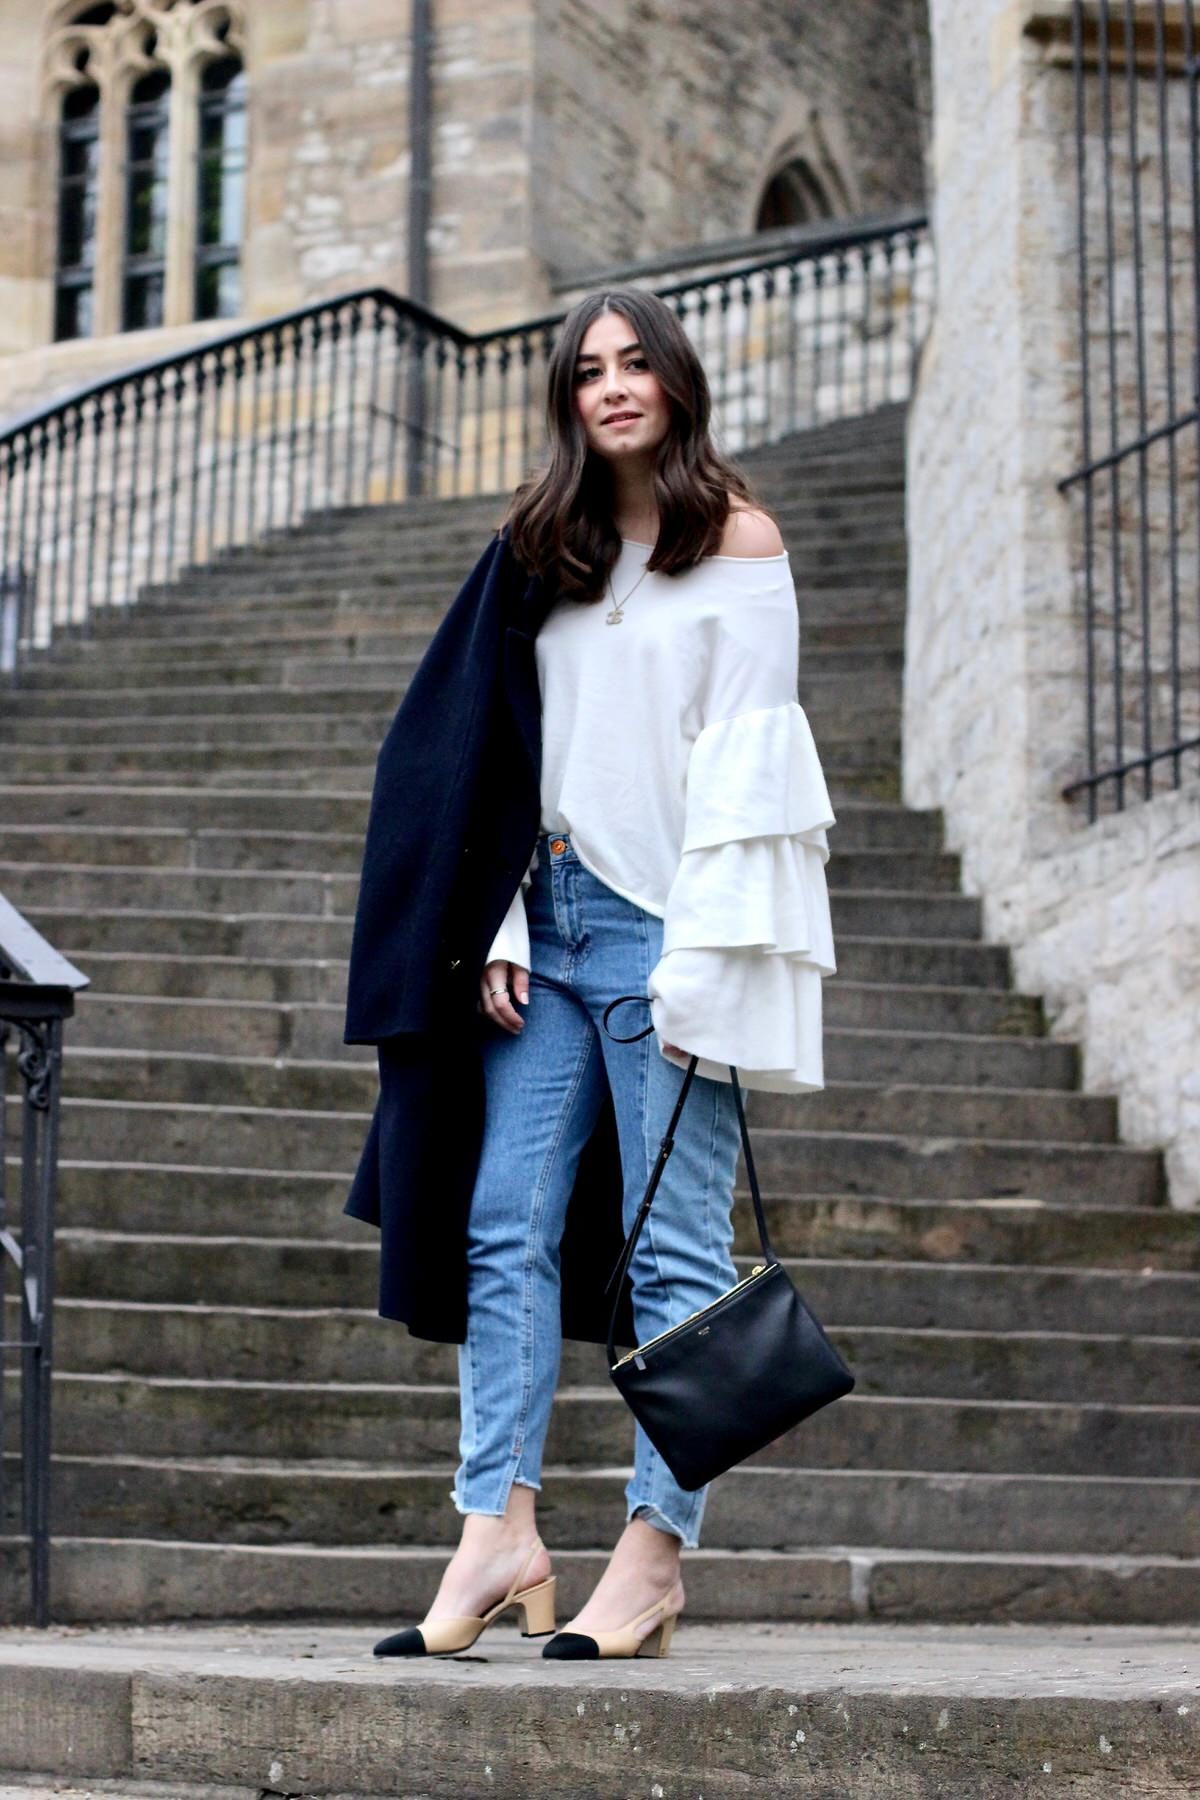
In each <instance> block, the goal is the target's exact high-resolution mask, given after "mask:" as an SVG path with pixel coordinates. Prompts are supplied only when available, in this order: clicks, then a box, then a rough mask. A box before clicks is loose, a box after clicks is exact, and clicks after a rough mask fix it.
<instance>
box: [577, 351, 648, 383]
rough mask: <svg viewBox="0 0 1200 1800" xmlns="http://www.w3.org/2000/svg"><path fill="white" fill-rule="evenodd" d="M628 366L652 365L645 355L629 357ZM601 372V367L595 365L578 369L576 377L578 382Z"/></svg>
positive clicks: (643, 367) (642, 367) (636, 367)
mask: <svg viewBox="0 0 1200 1800" xmlns="http://www.w3.org/2000/svg"><path fill="white" fill-rule="evenodd" d="M628 366H629V368H631V369H648V368H649V366H650V365H649V363H648V362H647V361H646V358H645V357H644V356H631V357H630V358H629V363H628ZM599 373H600V371H599V369H598V368H596V367H594V366H593V367H590V368H584V369H577V370H576V371H575V379H576V381H577V382H578V381H586V380H587V378H588V376H589V375H598V374H599Z"/></svg>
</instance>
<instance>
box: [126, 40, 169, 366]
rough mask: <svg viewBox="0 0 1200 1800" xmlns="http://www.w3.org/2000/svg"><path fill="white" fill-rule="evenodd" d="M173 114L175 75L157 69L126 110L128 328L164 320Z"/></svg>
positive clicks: (139, 85) (144, 79)
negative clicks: (173, 82)
mask: <svg viewBox="0 0 1200 1800" xmlns="http://www.w3.org/2000/svg"><path fill="white" fill-rule="evenodd" d="M170 120H171V77H170V75H169V73H168V72H167V70H166V69H154V70H152V71H151V73H150V74H149V75H143V76H142V78H141V80H140V81H139V82H137V83H136V84H135V86H134V88H133V91H132V92H131V94H130V96H129V109H128V112H127V114H126V164H125V172H126V182H125V272H124V291H123V298H122V318H121V325H122V329H123V330H125V331H136V330H138V329H139V328H140V327H142V326H146V325H161V324H162V322H163V316H164V315H163V300H164V290H165V285H166V271H167V158H168V134H169V131H170Z"/></svg>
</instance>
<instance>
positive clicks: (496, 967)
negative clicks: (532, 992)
mask: <svg viewBox="0 0 1200 1800" xmlns="http://www.w3.org/2000/svg"><path fill="white" fill-rule="evenodd" d="M510 986H511V988H512V993H513V998H514V999H516V1000H517V1001H519V1002H520V1004H521V1005H522V1006H528V1004H529V970H528V969H523V968H522V967H521V965H520V963H510V962H490V963H489V964H488V966H487V968H486V969H485V970H484V971H483V974H482V975H481V976H480V978H479V1010H480V1011H481V1012H482V1013H484V1014H486V1016H487V1017H488V1018H489V1019H491V1021H492V1023H493V1024H495V1025H502V1026H503V1027H504V1029H505V1031H508V1032H511V1033H512V1035H513V1037H516V1036H517V1034H518V1032H521V1031H524V1029H525V1021H524V1019H523V1018H522V1017H521V1015H520V1013H519V1012H518V1011H517V1009H516V1007H515V1006H514V1005H513V1000H512V999H510V998H509V993H508V990H509V987H510ZM492 988H499V990H500V992H499V993H498V994H493V993H492V992H491V989H492Z"/></svg>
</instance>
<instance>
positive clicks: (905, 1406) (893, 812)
mask: <svg viewBox="0 0 1200 1800" xmlns="http://www.w3.org/2000/svg"><path fill="white" fill-rule="evenodd" d="M902 444H903V414H902V411H901V410H900V409H887V410H885V411H883V412H880V413H877V414H874V415H872V416H871V417H870V418H868V419H865V420H860V421H853V422H848V423H845V424H841V425H837V426H833V427H829V428H827V429H826V430H824V431H822V432H818V433H811V434H806V435H804V436H802V437H799V438H796V439H793V440H790V441H788V442H785V443H782V444H779V445H777V446H774V447H772V448H771V449H770V450H769V451H764V452H757V453H754V454H753V455H750V456H747V457H746V458H745V463H746V466H747V468H748V470H749V471H750V472H751V474H752V476H753V478H754V479H755V480H756V481H757V482H758V483H759V486H760V491H761V492H762V494H763V496H764V498H765V499H766V500H767V502H768V504H770V505H771V507H772V508H773V510H775V511H776V513H777V516H778V517H779V519H780V522H781V525H782V528H783V532H784V538H785V542H786V543H787V545H788V548H789V550H790V552H791V556H792V562H793V567H794V570H795V574H796V577H797V587H798V590H799V594H800V602H801V608H802V626H801V656H802V669H801V685H800V695H801V699H802V700H803V702H804V705H805V707H806V709H807V711H808V714H809V717H810V720H811V722H812V726H813V730H814V733H815V736H816V741H817V744H818V747H819V749H820V751H821V756H822V761H823V764H824V767H825V770H826V774H827V777H828V780H829V784H830V789H831V793H832V796H833V801H834V806H835V809H836V812H837V816H838V823H837V826H836V829H835V830H834V831H833V832H832V833H831V848H832V851H833V855H832V858H831V861H830V864H829V869H828V875H829V880H830V888H831V893H832V901H833V914H834V928H835V933H836V941H837V947H838V953H839V972H838V974H837V976H836V977H834V978H833V979H831V980H830V981H829V982H828V983H827V984H826V988H825V999H826V1025H827V1037H826V1075H827V1083H828V1085H827V1087H826V1088H825V1090H824V1092H822V1093H820V1094H817V1095H812V1096H805V1097H802V1098H801V1097H791V1096H772V1095H766V1094H761V1093H753V1094H751V1096H750V1102H749V1106H748V1116H749V1119H750V1123H751V1127H752V1130H753V1133H754V1140H755V1152H756V1157H757V1159H758V1162H759V1166H760V1172H761V1176H762V1181H763V1186H764V1192H765V1193H766V1195H767V1196H768V1206H769V1212H770V1222H771V1227H772V1231H773V1233H774V1235H775V1238H776V1241H777V1243H778V1245H779V1247H780V1249H781V1250H782V1251H785V1252H786V1254H787V1255H788V1257H789V1258H791V1259H794V1261H793V1262H792V1268H793V1273H794V1274H795V1276H796V1279H797V1281H798V1283H799V1285H800V1286H801V1287H802V1289H803V1291H804V1292H805V1293H806V1295H807V1296H808V1297H809V1299H810V1300H811V1302H812V1304H813V1306H814V1307H815V1309H816V1310H817V1312H818V1313H819V1314H820V1316H821V1317H822V1318H823V1319H824V1320H825V1321H826V1323H827V1325H828V1326H829V1328H830V1331H831V1334H832V1336H833V1337H834V1338H835V1340H836V1342H837V1343H838V1345H839V1346H840V1348H841V1349H842V1351H843V1353H844V1354H845V1355H846V1356H847V1358H848V1359H849V1361H850V1363H851V1365H852V1366H853V1368H854V1369H855V1371H856V1373H857V1376H858V1386H857V1389H856V1391H855V1393H854V1394H853V1395H851V1396H849V1397H848V1398H847V1399H845V1400H843V1401H841V1402H839V1403H838V1404H837V1405H836V1406H834V1407H831V1408H829V1409H828V1410H827V1411H825V1412H823V1413H821V1414H819V1415H817V1416H816V1417H814V1418H813V1419H811V1420H809V1421H807V1422H806V1423H805V1424H804V1425H803V1426H801V1427H800V1428H799V1429H798V1430H797V1431H796V1432H794V1433H792V1434H790V1435H789V1436H788V1437H787V1438H786V1439H785V1440H784V1441H783V1442H782V1443H780V1444H779V1445H777V1446H776V1447H774V1448H773V1449H772V1450H771V1451H769V1452H767V1453H765V1454H764V1455H762V1456H760V1457H758V1458H757V1459H755V1460H754V1461H753V1462H752V1463H751V1464H749V1465H747V1466H745V1467H744V1468H741V1469H739V1470H736V1471H733V1472H732V1473H731V1474H730V1475H728V1476H726V1477H725V1478H724V1479H723V1480H722V1481H720V1482H719V1483H718V1484H717V1485H716V1487H715V1489H714V1491H713V1494H712V1497H711V1500H710V1505H709V1511H708V1516H707V1526H706V1547H705V1548H704V1549H702V1550H701V1551H700V1552H698V1553H696V1554H694V1555H693V1556H692V1557H691V1559H690V1579H689V1612H690V1616H691V1617H692V1618H693V1619H709V1620H713V1621H719V1620H721V1619H722V1618H757V1619H762V1620H778V1621H799V1620H828V1621H836V1620H842V1621H851V1620H855V1619H863V1618H871V1619H891V1620H907V1621H921V1620H935V1619H936V1620H960V1621H973V1620H1027V1621H1048V1620H1058V1621H1067V1622H1071V1621H1074V1622H1090V1621H1104V1620H1107V1621H1114V1622H1128V1621H1133V1622H1137V1621H1145V1622H1153V1621H1168V1620H1172V1621H1184V1620H1195V1619H1197V1618H1200V1441H1198V1431H1197V1422H1198V1420H1200V1407H1198V1406H1197V1400H1198V1398H1200V1382H1198V1380H1197V1373H1198V1369H1200V1305H1198V1301H1200V1218H1197V1217H1196V1216H1195V1215H1188V1214H1185V1213H1183V1212H1179V1211H1172V1210H1171V1209H1170V1208H1169V1207H1168V1205H1167V1204H1166V1199H1167V1197H1166V1194H1165V1190H1164V1178H1163V1171H1162V1166H1161V1161H1160V1158H1159V1156H1158V1155H1157V1154H1156V1153H1153V1152H1150V1151H1146V1150H1139V1149H1133V1148H1129V1147H1126V1146H1125V1145H1123V1144H1122V1143H1121V1142H1120V1141H1119V1138H1118V1136H1117V1111H1116V1101H1115V1099H1113V1098H1110V1097H1108V1096H1104V1095H1093V1094H1084V1093H1081V1092H1080V1091H1079V1088H1078V1081H1079V1055H1078V1051H1077V1048H1076V1046H1075V1045H1073V1044H1070V1043H1065V1042H1062V1041H1058V1040H1053V1039H1051V1038H1050V1037H1049V1036H1047V1033H1046V1025H1045V1020H1044V1018H1043V1014H1042V1009H1041V1005H1040V1002H1039V1001H1038V999H1037V998H1036V997H1035V996H1030V995H1024V994H1020V993H1016V992H1014V991H1013V988H1012V986H1011V975H1010V965H1009V957H1008V955H1007V952H1006V951H1005V950H1004V949H1003V948H1002V947H1000V946H997V945H993V944H988V943H985V942H983V941H982V937H981V926H980V908H979V905H978V903H977V901H976V900H974V899H972V898H969V897H967V896H964V895H963V894H962V893H960V891H959V868H958V861H957V858H956V857H954V856H952V855H948V854H946V853H945V851H944V850H943V848H942V831H941V821H940V817H939V815H937V814H935V813H921V812H914V811H911V810H908V809H905V808H904V807H903V806H901V805H900V804H899V798H898V779H899V748H900V746H899V718H900V711H899V702H900V684H901V679H902V664H903V647H904V596H905V540H904V492H903V490H904V480H903V449H902ZM501 509H502V501H501V500H496V499H493V500H483V501H479V500H471V501H442V502H421V503H413V504H411V505H407V506H404V507H392V508H376V509H355V510H346V511H342V512H337V513H333V514H327V515H323V516H320V517H314V518H312V519H310V520H309V521H307V522H306V523H305V524H304V525H303V526H302V527H300V528H297V529H293V530H289V531H286V532H279V533H276V534H274V535H272V536H271V537H270V538H268V539H266V540H264V541H263V542H261V543H260V544H259V545H257V546H255V547H253V548H250V549H246V550H241V551H237V552H232V553H229V554H226V555H223V556H222V557H221V558H220V559H219V560H218V561H217V562H215V563H214V564H212V565H210V566H208V567H207V568H204V569H201V570H196V571H193V572H190V573H188V574H186V575H185V576H184V577H183V578H182V579H180V580H178V581H176V582H175V583H173V584H171V585H170V586H166V587H162V588H158V589H152V590H147V591H146V592H145V593H144V594H143V595H142V596H141V598H140V600H139V603H138V605H137V607H136V609H135V610H133V611H132V612H131V613H130V614H128V615H123V616H115V617H113V618H111V619H102V620H101V621H100V622H98V624H97V626H96V629H95V632H94V635H93V637H92V638H91V640H89V641H86V642H84V641H69V642H64V643H62V644H60V645H59V646H58V647H57V648H56V649H55V651H54V653H53V655H52V656H51V657H49V658H47V659H46V660H45V661H44V662H43V663H42V664H41V665H40V666H37V667H35V668H33V669H31V670H30V671H29V673H28V677H27V680H26V682H25V684H24V687H23V689H22V690H21V691H20V692H19V693H16V694H11V695H10V694H4V695H3V696H2V697H0V892H3V893H5V894H6V895H7V896H8V897H9V898H10V899H11V900H12V901H13V902H14V903H15V904H16V905H17V906H19V907H21V908H22V909H23V910H24V911H25V912H26V913H27V914H28V915H29V916H30V918H31V919H32V920H33V921H34V923H35V924H36V925H37V926H38V927H39V929H41V930H42V931H43V932H44V933H45V934H46V935H47V936H48V937H49V938H50V939H51V940H52V941H53V942H54V943H55V944H56V945H57V946H58V947H59V948H60V949H62V950H63V951H65V952H66V953H67V954H68V955H69V956H70V957H71V958H72V959H73V960H74V961H76V962H77V963H79V964H80V966H81V967H82V968H83V969H84V970H85V972H86V973H87V974H89V975H90V977H91V979H92V987H91V990H90V991H89V992H88V993H87V994H86V995H85V996H84V997H83V999H82V1001H81V1003H80V1005H79V1009H78V1014H77V1017H76V1018H75V1020H74V1021H73V1022H72V1024H71V1025H70V1027H69V1031H68V1058H67V1069H66V1092H67V1102H66V1106H65V1113H64V1126H63V1158H64V1160H63V1165H62V1174H61V1202H60V1221H61V1231H60V1235H59V1250H58V1258H59V1260H58V1286H59V1300H58V1307H57V1314H56V1352H57V1354H56V1375H55V1408H56V1412H55V1450H56V1455H55V1476H54V1479H55V1489H54V1522H55V1530H56V1534H57V1535H56V1545H55V1550H54V1582H55V1595H56V1597H55V1604H54V1613H55V1617H56V1618H58V1619H60V1620H61V1619H71V1618H74V1619H91V1620H120V1619H139V1620H154V1619H171V1618H175V1619H196V1620H200V1619H206V1618H208V1619H228V1618H240V1619H245V1620H249V1619H254V1618H260V1619H285V1618H288V1617H303V1618H305V1619H309V1620H316V1619H319V1618H322V1617H324V1618H328V1619H337V1618H351V1617H353V1618H356V1619H364V1618H379V1619H380V1620H385V1619H386V1620H388V1621H391V1622H393V1623H402V1622H404V1621H405V1620H408V1619H410V1618H412V1617H414V1616H419V1614H420V1612H421V1611H423V1610H424V1606H425V1603H426V1601H427V1599H428V1596H429V1594H430V1592H431V1591H432V1586H433V1584H434V1581H435V1575H436V1571H437V1569H438V1568H439V1567H440V1564H441V1562H442V1560H443V1558H444V1555H445V1547H446V1545H447V1544H448V1543H449V1542H450V1541H451V1540H452V1538H453V1536H454V1535H455V1529H456V1516H455V1514H454V1512H453V1509H452V1507H451V1505H450V1502H449V1498H448V1490H449V1486H450V1479H451V1473H452V1469H453V1466H454V1462H455V1439H456V1416H457V1411H456V1395H455V1389H454V1357H453V1352H452V1350H451V1349H450V1348H449V1347H446V1346H439V1345H434V1344H428V1343H424V1342H420V1341H418V1340H415V1339H412V1338H410V1337H409V1336H408V1335H407V1333H406V1332H404V1330H403V1329H402V1328H401V1327H399V1326H396V1325H394V1324H392V1323H390V1322H388V1321H384V1320H381V1319H379V1318H378V1317H377V1316H376V1313H375V1310H374V1307H375V1290H376V1264H377V1254H378V1252H377V1238H376V1235H375V1233H374V1232H372V1231H371V1230H370V1229H369V1228H367V1227H364V1226H362V1225H360V1224H358V1223H356V1222H354V1221H351V1220H348V1219H345V1218H344V1217H343V1216H342V1213H341V1206H342V1202H343V1200H344V1198H345V1194H346V1190H347V1185H348V1182H349V1179H350V1176H351V1173H352V1171H353V1169H354V1166H355V1161H356V1158H357V1155H358V1151H359V1148H360V1146H361V1143H362V1139H363V1135H364V1133H365V1130H366V1126H367V1122H368V1118H369V1114H370V1111H371V1107H372V1105H373V1100H374V1090H375V1068H374V1060H373V1052H372V1051H370V1050H363V1049H359V1048H354V1049H348V1048H346V1047H345V1046H344V1045H343V1044H342V1042H341V1034H342V1018H343V988H344V977H345V958H346V955H347V952H348V946H349V938H350V924H351V917H352V912H353V904H354V894H355V885H356V879H357V870H358V863H359V858H360V854H361V848H362V837H363V831H364V827H365V822H366V814H367V800H368V792H369V786H370V779H371V774H372V767H373V761H374V756H375V752H376V750H377V748H378V744H379V742H380V739H381V737H382V735H383V732H384V730H385V728H386V725H387V722H388V720H389V719H390V717H391V715H392V713H393V711H394V708H395V706H396V703H397V700H398V697H399V695H400V693H401V692H402V690H403V688H404V685H405V682H406V680H407V678H408V676H409V674H410V673H411V671H412V669H413V668H414V667H415V665H416V663H417V661H418V660H419V657H420V655H421V653H422V650H423V647H424V645H425V644H426V642H427V641H428V638H429V636H430V634H431V632H432V630H433V629H434V627H435V625H436V623H437V621H438V619H439V618H440V617H441V615H442V613H443V611H444V610H445V608H446V606H447V605H448V603H449V601H450V600H451V599H452V598H453V596H454V594H455V593H456V592H457V589H458V586H459V584H460V583H461V581H462V579H463V577H464V575H465V573H466V571H467V570H468V568H469V567H470V566H471V564H472V563H473V562H474V560H475V558H476V556H477V555H478V553H479V551H480V549H481V548H482V546H483V543H484V542H485V540H486V536H487V534H488V531H489V530H490V529H491V526H492V525H493V523H494V522H495V521H496V520H497V519H498V518H499V515H500V511H501ZM9 1105H10V1108H11V1107H12V1105H13V1102H12V1100H11V1099H10V1101H9ZM743 1202H744V1196H743V1197H742V1202H740V1203H739V1219H740V1249H741V1250H742V1251H743V1252H745V1251H748V1250H749V1249H750V1248H751V1236H750V1227H749V1221H748V1219H747V1217H746V1208H745V1206H744V1203H743ZM8 1414H9V1420H8V1423H9V1430H8V1434H7V1435H8V1442H9V1449H10V1452H11V1450H12V1448H13V1446H14V1445H15V1435H14V1431H13V1426H14V1425H15V1419H14V1416H13V1409H12V1408H11V1407H10V1408H9V1409H8ZM629 1438H630V1423H629V1419H628V1415H627V1414H626V1412H625V1410H624V1407H623V1405H622V1403H621V1401H620V1400H619V1398H618V1397H617V1396H616V1394H615V1392H614V1391H613V1390H612V1389H611V1387H610V1385H609V1384H608V1381H607V1376H606V1373H605V1370H604V1367H603V1357H602V1353H601V1352H600V1351H599V1349H598V1348H594V1347H591V1346H578V1345H576V1346H569V1347H568V1352H567V1354H566V1356H565V1358H564V1367H563V1378H562V1388H561V1392H560V1397H559V1402H558V1405H557V1407H556V1411H555V1419H554V1424H553V1427H552V1433H551V1441H550V1444H549V1446H548V1453H547V1477H546V1485H545V1492H544V1495H543V1502H544V1504H543V1528H544V1531H545V1534H546V1536H547V1538H548V1541H549V1542H550V1543H551V1545H552V1546H553V1547H554V1549H555V1550H556V1552H557V1553H558V1566H559V1570H560V1587H561V1600H562V1606H563V1608H564V1611H565V1612H569V1611H570V1610H572V1609H573V1608H574V1607H575V1606H576V1605H577V1604H578V1602H579V1601H580V1600H581V1598H582V1595H583V1593H584V1592H585V1590H586V1587H587V1585H588V1584H589V1583H590V1582H591V1581H592V1579H594V1577H595V1575H596V1574H597V1572H598V1570H599V1568H600V1566H601V1564H602V1559H603V1552H604V1547H605V1546H606V1545H607V1544H608V1543H609V1542H610V1541H611V1540H612V1538H613V1537H614V1536H615V1534H616V1532H617V1531H618V1530H619V1527H620V1522H621V1517H622V1507H621V1486H622V1483H623V1480H624V1477H625V1469H624V1464H625V1459H626V1457H627V1455H628V1449H629ZM6 1529H7V1530H8V1531H9V1532H11V1531H12V1530H13V1519H12V1517H11V1516H10V1518H9V1521H8V1523H7V1526H6ZM0 1577H2V1579H0V1596H2V1597H3V1602H4V1605H5V1606H6V1607H7V1608H8V1610H9V1616H18V1614H19V1612H20V1609H21V1607H22V1606H23V1601H24V1574H23V1565H22V1561H21V1555H20V1553H19V1551H18V1550H17V1549H16V1548H15V1547H14V1545H13V1540H11V1539H10V1540H9V1548H8V1552H7V1558H6V1560H3V1561H0Z"/></svg>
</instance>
